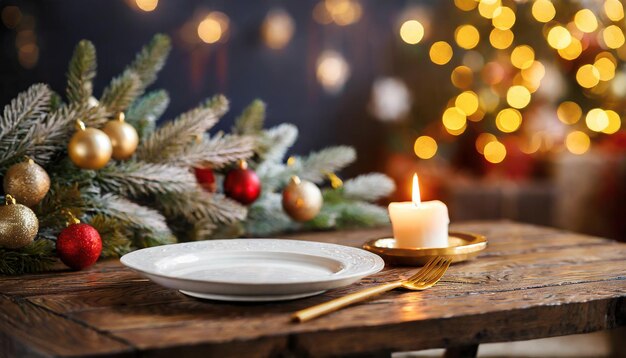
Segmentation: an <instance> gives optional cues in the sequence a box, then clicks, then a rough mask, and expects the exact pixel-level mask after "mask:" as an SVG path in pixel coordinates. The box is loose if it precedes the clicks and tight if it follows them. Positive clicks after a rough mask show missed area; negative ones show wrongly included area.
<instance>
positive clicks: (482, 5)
mask: <svg viewBox="0 0 626 358" xmlns="http://www.w3.org/2000/svg"><path fill="white" fill-rule="evenodd" d="M500 6H502V1H501V0H480V2H479V3H478V13H479V14H480V16H482V17H484V18H485V19H491V18H493V16H494V13H495V12H496V10H497V9H498V8H500Z"/></svg>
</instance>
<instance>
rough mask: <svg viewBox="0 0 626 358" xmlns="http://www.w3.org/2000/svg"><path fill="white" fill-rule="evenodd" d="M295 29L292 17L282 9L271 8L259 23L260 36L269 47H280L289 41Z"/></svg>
mask: <svg viewBox="0 0 626 358" xmlns="http://www.w3.org/2000/svg"><path fill="white" fill-rule="evenodd" d="M294 31H295V23H294V21H293V19H292V17H291V16H290V15H289V14H288V13H287V12H286V11H285V10H283V9H272V10H270V11H269V12H268V13H267V16H266V17H265V20H263V24H262V25H261V36H262V37H263V41H264V42H265V44H266V45H267V47H269V48H273V49H281V48H283V47H285V46H287V44H288V43H289V41H291V38H292V37H293V33H294Z"/></svg>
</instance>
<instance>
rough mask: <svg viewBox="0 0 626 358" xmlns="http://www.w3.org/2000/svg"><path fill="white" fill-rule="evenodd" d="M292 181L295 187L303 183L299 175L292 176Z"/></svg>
mask: <svg viewBox="0 0 626 358" xmlns="http://www.w3.org/2000/svg"><path fill="white" fill-rule="evenodd" d="M290 180H291V182H292V183H294V184H295V185H300V183H302V180H300V177H299V176H297V175H292V176H291V179H290Z"/></svg>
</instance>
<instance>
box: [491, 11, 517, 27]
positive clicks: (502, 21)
mask: <svg viewBox="0 0 626 358" xmlns="http://www.w3.org/2000/svg"><path fill="white" fill-rule="evenodd" d="M491 23H492V24H493V27H495V28H496V29H500V30H508V29H510V28H511V27H513V25H515V12H513V10H511V8H509V7H506V6H503V7H499V8H497V9H496V11H494V13H493V18H492V19H491Z"/></svg>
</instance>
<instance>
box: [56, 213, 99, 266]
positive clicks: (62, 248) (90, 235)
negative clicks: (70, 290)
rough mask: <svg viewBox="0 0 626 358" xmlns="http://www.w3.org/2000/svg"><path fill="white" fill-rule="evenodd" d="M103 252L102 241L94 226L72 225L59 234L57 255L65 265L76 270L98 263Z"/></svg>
mask: <svg viewBox="0 0 626 358" xmlns="http://www.w3.org/2000/svg"><path fill="white" fill-rule="evenodd" d="M101 252H102V239H101V238H100V234H99V233H98V231H97V230H96V229H94V228H93V226H91V225H88V224H72V225H70V226H68V227H66V228H65V229H63V231H61V234H59V238H58V239H57V254H58V255H59V257H60V258H61V261H63V263H64V264H66V265H67V266H68V267H70V268H72V269H74V270H80V269H84V268H86V267H89V266H91V265H93V264H94V263H96V261H98V257H100V253H101Z"/></svg>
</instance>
